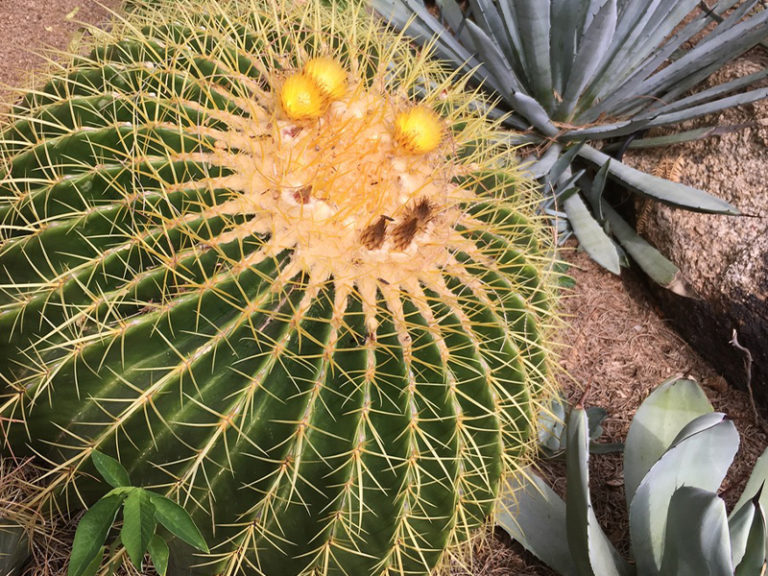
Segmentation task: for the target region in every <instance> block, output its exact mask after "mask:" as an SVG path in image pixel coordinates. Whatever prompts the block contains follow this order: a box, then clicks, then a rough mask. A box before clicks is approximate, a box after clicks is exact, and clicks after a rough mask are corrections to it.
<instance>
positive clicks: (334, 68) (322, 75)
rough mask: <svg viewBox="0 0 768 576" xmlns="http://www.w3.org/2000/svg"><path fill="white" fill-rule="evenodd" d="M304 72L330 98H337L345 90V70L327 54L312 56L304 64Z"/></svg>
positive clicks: (342, 94)
mask: <svg viewBox="0 0 768 576" xmlns="http://www.w3.org/2000/svg"><path fill="white" fill-rule="evenodd" d="M304 74H305V75H306V76H308V77H309V78H311V79H312V80H313V81H314V82H315V84H316V85H317V87H318V88H319V89H320V92H322V94H323V96H325V97H326V98H328V99H330V100H338V99H339V98H341V97H342V96H344V93H345V92H346V90H347V71H346V70H344V68H343V67H342V66H341V64H340V63H339V62H338V61H336V60H334V59H333V58H331V57H329V56H321V57H318V58H312V60H310V61H309V62H307V63H306V64H305V65H304Z"/></svg>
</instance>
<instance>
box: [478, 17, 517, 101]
mask: <svg viewBox="0 0 768 576" xmlns="http://www.w3.org/2000/svg"><path fill="white" fill-rule="evenodd" d="M465 27H466V29H467V31H468V32H469V35H470V36H471V37H472V40H474V43H475V46H476V47H477V50H478V52H479V53H480V55H481V56H482V60H483V64H485V65H486V66H487V67H488V70H489V71H490V73H491V76H490V77H489V78H488V80H487V83H488V84H489V85H490V86H491V88H493V89H494V90H495V91H496V92H498V93H499V94H502V95H503V96H505V97H507V98H509V97H510V93H511V91H514V90H520V83H519V82H518V81H517V78H516V77H515V73H514V72H513V71H512V68H510V66H509V64H508V63H507V60H506V59H505V58H504V55H503V54H502V53H501V51H500V49H499V47H498V45H497V44H496V43H495V42H494V41H493V40H492V39H491V38H490V37H489V36H488V35H487V34H486V33H485V31H484V30H483V29H482V28H480V27H479V26H478V25H477V24H475V23H474V22H472V20H466V21H465Z"/></svg>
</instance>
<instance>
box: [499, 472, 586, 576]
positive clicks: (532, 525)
mask: <svg viewBox="0 0 768 576" xmlns="http://www.w3.org/2000/svg"><path fill="white" fill-rule="evenodd" d="M496 521H497V522H498V524H499V526H501V527H502V528H503V529H504V530H506V532H507V533H508V534H509V535H510V536H511V537H512V539H514V540H517V541H518V542H520V544H521V545H522V546H523V548H525V549H526V550H528V551H529V552H530V553H531V554H533V555H534V556H536V557H537V558H538V559H539V560H541V561H542V562H544V563H545V564H547V566H549V567H550V568H552V569H553V570H555V571H556V572H557V573H558V574H562V575H563V576H575V575H576V571H575V570H574V565H573V559H572V558H571V553H570V552H569V550H568V540H567V538H566V534H565V502H563V501H562V500H561V499H560V497H559V496H558V495H557V494H555V492H554V490H552V489H551V488H550V487H549V486H547V484H546V483H545V482H544V481H543V480H542V479H541V478H539V477H538V476H536V474H534V473H533V472H532V471H531V470H530V469H526V470H522V471H521V472H519V473H517V474H514V475H512V476H511V477H510V478H508V480H507V485H506V486H505V488H504V491H503V494H502V498H501V500H500V501H499V504H498V505H497V506H496Z"/></svg>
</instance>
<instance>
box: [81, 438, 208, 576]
mask: <svg viewBox="0 0 768 576" xmlns="http://www.w3.org/2000/svg"><path fill="white" fill-rule="evenodd" d="M91 458H92V459H93V463H94V465H95V466H96V470H98V471H99V474H101V476H102V478H104V480H106V482H107V483H108V484H109V485H110V486H112V490H110V491H109V492H108V493H107V494H105V495H104V496H103V497H102V498H101V499H100V500H99V501H98V502H96V503H95V504H94V505H93V506H92V507H91V508H90V509H89V510H88V511H87V512H86V513H85V514H84V515H83V517H82V518H81V519H80V522H79V523H78V525H77V531H76V532H75V540H74V542H73V544H72V554H71V556H70V560H69V569H68V570H67V576H88V575H91V574H95V573H96V571H97V570H98V568H99V566H100V564H101V560H102V557H103V555H104V544H105V542H106V540H107V537H108V536H109V529H110V528H111V527H112V525H113V524H114V522H115V520H116V518H117V513H118V511H119V509H120V507H121V506H122V507H123V527H122V529H121V530H120V537H119V542H120V543H122V545H123V547H124V548H125V551H126V552H127V553H128V557H129V558H130V559H131V562H132V563H133V566H134V567H135V568H136V569H137V570H141V569H142V563H143V560H144V554H146V553H147V552H149V555H150V557H151V558H152V563H153V565H154V567H155V570H156V571H157V573H158V574H160V576H165V574H166V572H167V570H168V556H169V551H168V544H167V543H166V541H165V539H164V538H163V537H162V536H161V535H160V534H157V533H156V531H157V526H158V524H159V525H162V526H163V527H164V528H165V529H166V530H168V532H170V533H171V534H173V535H175V536H176V537H178V538H180V539H181V540H183V541H184V542H186V543H187V544H189V545H190V546H192V547H194V548H196V549H197V550H200V551H201V552H208V545H207V544H206V543H205V539H204V538H203V536H202V534H200V531H199V530H198V528H197V526H195V523H194V521H193V520H192V518H191V517H190V516H189V514H188V513H187V512H186V511H185V510H184V508H182V507H181V506H179V505H178V504H176V502H174V501H173V500H169V499H168V498H165V497H164V496H161V495H159V494H155V493H154V492H151V491H149V490H144V489H143V488H138V487H136V486H132V485H131V479H130V477H129V476H128V472H127V471H126V469H125V468H124V467H123V466H122V465H121V464H120V462H118V461H117V460H115V459H114V458H112V457H110V456H107V455H106V454H102V453H101V452H98V451H94V452H93V453H92V454H91ZM117 542H118V541H116V542H115V544H117Z"/></svg>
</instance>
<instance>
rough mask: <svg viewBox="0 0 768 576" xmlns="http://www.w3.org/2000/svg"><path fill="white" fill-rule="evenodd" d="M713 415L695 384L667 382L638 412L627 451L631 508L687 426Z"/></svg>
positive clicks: (626, 478)
mask: <svg viewBox="0 0 768 576" xmlns="http://www.w3.org/2000/svg"><path fill="white" fill-rule="evenodd" d="M710 412H712V405H711V404H710V403H709V400H707V396H706V394H704V391H703V390H702V389H701V387H700V386H699V385H698V384H697V383H696V382H694V381H693V380H685V379H678V378H673V379H671V380H667V381H666V382H663V383H662V384H661V385H660V386H659V387H658V388H656V389H655V390H654V391H653V392H651V394H650V395H649V396H648V398H646V399H645V401H643V403H642V404H641V405H640V407H639V408H638V409H637V412H636V413H635V416H634V418H633V419H632V423H631V425H630V427H629V433H628V434H627V441H626V444H625V447H624V494H625V496H626V499H627V506H629V505H630V504H631V503H632V498H633V497H634V495H635V491H636V490H637V487H638V486H639V485H640V482H641V481H642V480H643V478H644V477H645V475H646V474H647V473H648V471H649V470H650V469H651V467H652V466H653V465H654V464H655V463H656V461H657V460H658V459H659V458H661V456H662V455H663V454H664V452H665V451H666V450H667V448H669V446H670V445H671V444H672V441H673V440H674V439H675V438H676V437H677V435H678V434H679V433H680V431H681V430H682V429H683V428H684V427H685V425H686V424H688V423H689V422H691V421H692V420H694V419H695V418H697V417H699V416H701V415H702V414H707V413H710Z"/></svg>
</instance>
